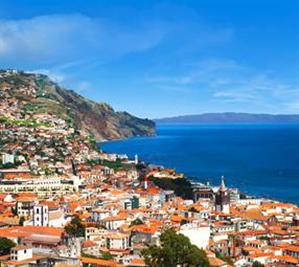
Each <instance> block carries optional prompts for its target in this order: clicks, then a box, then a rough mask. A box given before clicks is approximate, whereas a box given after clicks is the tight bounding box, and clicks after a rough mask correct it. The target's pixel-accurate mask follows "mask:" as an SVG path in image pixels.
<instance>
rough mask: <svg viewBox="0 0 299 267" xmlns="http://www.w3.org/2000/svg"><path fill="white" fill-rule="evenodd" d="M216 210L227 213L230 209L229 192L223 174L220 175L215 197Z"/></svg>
mask: <svg viewBox="0 0 299 267" xmlns="http://www.w3.org/2000/svg"><path fill="white" fill-rule="evenodd" d="M215 209H216V211H219V212H223V213H229V210H230V197H229V192H228V190H227V188H226V186H225V183H224V176H222V177H221V184H220V187H219V190H218V192H217V193H216V198H215Z"/></svg>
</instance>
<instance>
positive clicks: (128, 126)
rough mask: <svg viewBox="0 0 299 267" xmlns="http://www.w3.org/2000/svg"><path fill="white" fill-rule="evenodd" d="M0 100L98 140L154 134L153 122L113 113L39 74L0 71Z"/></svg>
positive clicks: (104, 105) (102, 105) (105, 106)
mask: <svg viewBox="0 0 299 267" xmlns="http://www.w3.org/2000/svg"><path fill="white" fill-rule="evenodd" d="M1 101H12V103H14V104H15V105H16V108H18V109H21V111H22V113H23V114H24V116H29V115H30V114H43V113H46V114H54V115H56V116H58V117H60V118H62V119H65V120H66V121H68V122H69V123H70V124H72V125H73V126H74V128H75V129H77V130H80V131H82V132H84V133H89V134H93V135H94V136H95V138H96V139H97V140H99V141H100V140H104V139H118V138H125V137H130V136H139V135H140V136H147V135H153V134H154V133H155V123H154V122H153V121H151V120H148V119H140V118H137V117H135V116H133V115H131V114H129V113H127V112H116V111H114V110H113V108H112V107H111V106H109V105H108V104H106V103H97V102H95V101H92V100H89V99H87V98H85V97H83V96H81V95H79V94H77V93H76V92H74V91H72V90H67V89H65V88H62V87H61V86H59V85H58V84H56V83H54V82H53V81H51V80H50V79H49V78H48V77H47V76H45V75H41V74H32V73H25V72H16V71H0V104H1Z"/></svg>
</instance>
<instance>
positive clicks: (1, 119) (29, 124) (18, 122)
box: [0, 115, 51, 128]
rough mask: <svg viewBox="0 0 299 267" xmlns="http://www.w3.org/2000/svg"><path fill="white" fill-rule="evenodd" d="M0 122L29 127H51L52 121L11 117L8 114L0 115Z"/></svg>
mask: <svg viewBox="0 0 299 267" xmlns="http://www.w3.org/2000/svg"><path fill="white" fill-rule="evenodd" d="M0 123H5V124H7V125H10V126H24V127H29V128H38V127H51V124H50V123H39V122H37V121H36V120H35V119H11V118H8V117H6V116H3V115H2V116H0Z"/></svg>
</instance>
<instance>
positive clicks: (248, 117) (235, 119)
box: [154, 112, 299, 123]
mask: <svg viewBox="0 0 299 267" xmlns="http://www.w3.org/2000/svg"><path fill="white" fill-rule="evenodd" d="M154 121H155V122H156V123H299V114H291V115H284V114H279V115H273V114H252V113H235V112H225V113H204V114H198V115H185V116H177V117H169V118H161V119H155V120H154Z"/></svg>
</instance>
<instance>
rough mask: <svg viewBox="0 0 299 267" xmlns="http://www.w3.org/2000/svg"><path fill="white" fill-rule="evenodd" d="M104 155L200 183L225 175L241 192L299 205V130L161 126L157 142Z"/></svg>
mask: <svg viewBox="0 0 299 267" xmlns="http://www.w3.org/2000/svg"><path fill="white" fill-rule="evenodd" d="M100 146H101V148H102V149H103V150H104V151H106V152H113V153H121V154H127V155H128V156H129V157H134V155H135V154H138V156H139V158H140V159H141V160H143V161H145V162H148V163H153V164H161V165H163V166H166V167H174V168H176V170H177V171H179V172H184V173H185V174H186V175H187V176H189V177H195V178H196V179H197V180H198V181H200V182H207V181H210V182H211V183H212V184H219V183H220V177H221V176H222V175H224V176H225V178H226V183H227V184H228V186H230V187H237V188H239V189H240V190H241V191H242V192H245V193H248V194H251V195H256V196H264V197H270V198H274V199H277V200H282V201H289V202H294V203H299V125H298V124H297V125H296V124H279V125H278V124H229V125H227V124H226V125H224V124H222V125H220V124H209V125H207V124H197V125H190V124H184V125H182V124H180V125H179V124H171V125H164V124H161V125H157V135H156V136H154V137H140V138H139V137H138V138H130V139H126V140H119V141H111V142H106V143H102V144H100Z"/></svg>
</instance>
